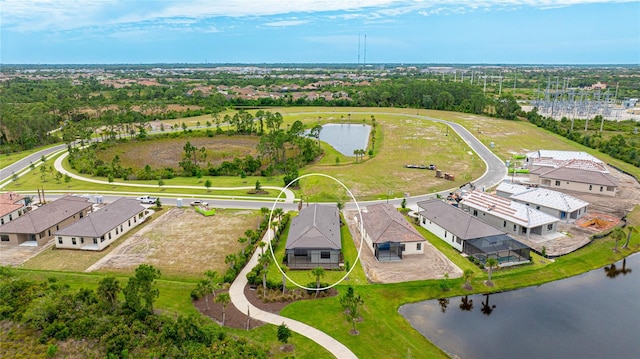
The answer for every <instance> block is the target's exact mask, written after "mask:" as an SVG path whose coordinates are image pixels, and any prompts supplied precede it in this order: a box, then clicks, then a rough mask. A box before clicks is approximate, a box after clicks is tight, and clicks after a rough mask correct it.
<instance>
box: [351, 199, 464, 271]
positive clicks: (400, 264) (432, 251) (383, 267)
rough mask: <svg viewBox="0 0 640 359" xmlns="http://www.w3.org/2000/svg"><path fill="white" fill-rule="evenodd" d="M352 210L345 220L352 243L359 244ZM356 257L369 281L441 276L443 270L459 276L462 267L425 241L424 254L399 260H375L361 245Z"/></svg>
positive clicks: (357, 245)
mask: <svg viewBox="0 0 640 359" xmlns="http://www.w3.org/2000/svg"><path fill="white" fill-rule="evenodd" d="M356 213H357V212H355V211H354V212H349V213H346V215H345V218H347V224H348V225H349V230H350V231H351V235H352V237H353V238H354V241H355V244H356V247H359V246H360V234H359V232H358V229H357V225H356V223H355V221H353V217H354V216H355V215H356ZM363 247H364V246H363ZM360 261H361V263H362V267H363V268H364V271H365V273H366V275H367V279H369V281H370V282H373V283H400V282H408V281H412V280H426V279H441V278H443V277H444V275H445V273H447V274H448V275H449V278H458V277H461V276H462V270H461V269H460V268H459V267H458V266H456V265H455V264H454V263H453V262H451V261H450V260H449V259H448V258H447V257H446V256H445V255H444V254H442V252H440V251H439V250H438V249H436V248H435V247H434V246H433V245H432V244H431V243H429V242H428V241H426V242H425V243H424V254H422V255H420V254H414V255H409V256H404V257H403V258H402V260H401V261H393V262H378V260H377V259H376V258H375V257H374V256H373V253H371V250H370V249H369V248H362V251H361V252H360Z"/></svg>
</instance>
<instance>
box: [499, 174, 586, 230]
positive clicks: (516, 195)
mask: <svg viewBox="0 0 640 359" xmlns="http://www.w3.org/2000/svg"><path fill="white" fill-rule="evenodd" d="M496 194H497V195H498V196H500V197H504V198H508V199H511V200H513V201H516V202H519V203H522V204H525V205H527V206H530V207H533V208H535V209H537V210H539V211H542V212H544V213H547V214H550V215H552V216H554V217H556V218H558V219H561V220H564V221H566V222H567V223H569V222H570V221H575V220H576V219H578V218H580V217H582V216H584V215H585V214H586V213H587V206H589V203H588V202H585V201H583V200H581V199H578V198H575V197H572V196H569V195H568V194H565V193H562V192H558V191H552V190H549V189H545V188H538V187H526V186H522V185H518V184H515V183H508V182H502V183H501V184H500V185H499V186H498V188H497V189H496Z"/></svg>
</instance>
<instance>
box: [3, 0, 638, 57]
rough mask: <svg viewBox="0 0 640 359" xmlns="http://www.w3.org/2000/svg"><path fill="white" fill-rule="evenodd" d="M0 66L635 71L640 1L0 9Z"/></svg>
mask: <svg viewBox="0 0 640 359" xmlns="http://www.w3.org/2000/svg"><path fill="white" fill-rule="evenodd" d="M365 37H366V41H365ZM365 44H366V46H365ZM365 48H366V52H365ZM0 63H2V64H113V63H120V64H121V63H129V64H138V63H145V64H146V63H353V64H357V63H359V64H365V63H366V64H375V63H399V64H403V63H453V64H640V1H637V0H636V1H629V0H611V1H607V0H414V1H408V0H0Z"/></svg>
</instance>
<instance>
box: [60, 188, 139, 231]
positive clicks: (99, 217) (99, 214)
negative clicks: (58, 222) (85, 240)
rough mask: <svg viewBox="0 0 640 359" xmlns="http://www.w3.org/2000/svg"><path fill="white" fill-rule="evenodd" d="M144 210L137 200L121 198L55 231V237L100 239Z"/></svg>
mask: <svg viewBox="0 0 640 359" xmlns="http://www.w3.org/2000/svg"><path fill="white" fill-rule="evenodd" d="M144 210H145V208H144V206H142V205H140V202H138V200H136V199H133V198H127V197H122V198H119V199H117V200H116V201H114V202H111V204H109V205H107V206H105V207H104V208H102V209H99V210H97V211H95V212H91V213H90V214H89V215H87V216H86V217H84V218H83V219H81V220H79V221H77V222H75V223H73V224H70V225H69V226H67V227H65V228H63V229H61V230H59V231H57V232H56V234H55V235H60V236H78V237H101V236H103V235H104V234H105V233H107V232H109V231H111V230H112V229H114V228H116V227H117V226H119V225H120V224H122V223H124V222H125V221H126V220H127V219H129V218H131V217H133V216H135V215H137V214H138V213H140V212H142V211H144Z"/></svg>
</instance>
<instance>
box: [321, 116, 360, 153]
mask: <svg viewBox="0 0 640 359" xmlns="http://www.w3.org/2000/svg"><path fill="white" fill-rule="evenodd" d="M370 131H371V126H369V125H362V124H346V123H345V124H341V123H340V124H339V123H330V124H326V125H323V126H322V131H320V141H324V142H326V143H328V144H330V145H331V146H332V147H333V148H335V149H336V150H337V151H338V152H340V153H342V154H343V155H345V156H353V151H354V150H366V149H367V144H368V143H369V132H370Z"/></svg>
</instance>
